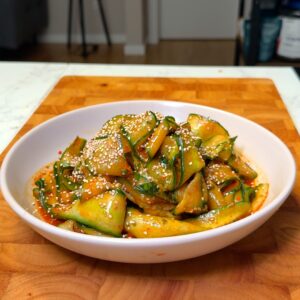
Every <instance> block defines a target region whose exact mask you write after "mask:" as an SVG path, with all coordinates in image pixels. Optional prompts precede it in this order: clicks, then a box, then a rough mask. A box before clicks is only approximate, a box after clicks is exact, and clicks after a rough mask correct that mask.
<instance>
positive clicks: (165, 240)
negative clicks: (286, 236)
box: [0, 99, 296, 248]
mask: <svg viewBox="0 0 300 300" xmlns="http://www.w3.org/2000/svg"><path fill="white" fill-rule="evenodd" d="M128 103H139V104H140V105H147V104H153V103H155V104H159V105H167V106H170V105H171V106H173V107H174V106H175V107H181V106H186V105H188V106H190V107H193V106H194V107H198V108H202V109H205V110H208V111H212V112H216V113H221V114H224V115H227V116H233V117H234V118H237V119H238V120H240V121H242V122H248V123H251V125H252V126H255V127H256V128H258V129H259V130H262V131H263V132H264V133H265V134H267V135H269V136H270V137H271V138H272V139H274V140H275V141H276V143H277V144H278V145H279V146H280V147H281V150H282V151H283V152H284V153H285V156H286V158H287V160H288V163H289V165H290V168H291V172H290V174H289V177H290V178H289V179H288V183H289V184H287V185H286V186H285V187H284V189H283V190H282V191H281V192H280V193H279V194H278V195H277V196H276V197H275V198H274V199H273V200H272V201H271V202H270V203H269V204H268V205H267V206H265V207H262V208H261V209H260V210H258V211H257V212H255V213H254V214H251V215H249V216H247V217H245V218H243V219H240V220H238V221H235V222H233V223H230V224H227V225H223V226H221V227H218V228H214V229H210V230H207V231H201V232H196V233H191V234H185V235H177V236H170V237H157V238H141V239H130V238H129V239H124V238H116V237H99V236H92V235H85V234H80V233H76V232H71V231H67V230H64V229H62V228H59V227H56V226H54V225H51V224H48V223H46V222H45V221H43V220H41V219H39V218H38V217H37V216H34V215H33V214H31V213H29V212H28V211H27V210H26V209H24V208H23V207H22V206H21V205H20V204H19V203H18V202H17V200H16V199H15V198H14V197H13V195H12V194H11V192H10V191H9V188H8V183H7V178H6V172H7V167H8V164H9V161H10V159H11V157H12V156H13V154H14V152H15V150H16V149H17V148H18V147H19V146H20V145H21V144H22V143H24V142H26V140H27V139H28V138H30V136H31V135H32V134H34V133H35V132H36V131H38V130H41V129H42V128H44V127H46V126H48V125H49V124H51V123H53V122H56V121H57V120H58V119H61V118H64V117H65V116H66V115H72V114H77V113H80V112H81V111H84V110H93V109H95V108H96V107H105V106H110V107H114V106H119V105H128ZM295 181H296V162H295V159H294V157H293V155H292V153H291V152H290V150H289V149H288V147H287V146H286V145H285V144H284V142H283V141H281V139H279V138H278V137H277V136H276V135H275V134H273V133H272V132H270V131H269V130H267V129H266V128H264V127H263V126H261V125H259V124H257V123H255V122H253V121H251V120H249V119H247V118H245V117H241V116H239V115H237V114H234V113H231V112H228V111H225V110H221V109H217V108H214V107H210V106H205V105H199V104H195V103H191V102H181V101H173V100H142V99H138V100H133V99H128V100H123V101H114V102H107V103H102V104H96V105H90V106H86V107H82V108H78V109H74V110H72V111H69V112H66V113H63V114H61V115H59V116H56V117H53V118H51V119H49V120H47V121H45V122H43V123H41V124H39V125H37V126H35V127H34V128H33V129H31V130H30V131H28V132H27V133H26V134H24V135H23V136H22V137H21V138H20V139H19V140H18V141H17V142H16V143H14V145H13V146H12V147H11V149H10V150H9V152H8V153H7V154H6V156H5V158H4V159H3V163H2V166H1V172H0V187H1V191H2V194H3V196H4V199H5V200H6V202H7V203H8V204H9V206H10V207H11V208H12V210H13V211H14V212H15V213H16V214H17V215H18V216H19V217H20V218H21V219H23V220H25V222H27V223H29V224H30V225H31V226H32V227H34V228H38V229H40V230H41V231H43V232H46V233H47V234H50V235H51V236H59V237H60V238H64V239H68V240H72V241H76V242H84V243H91V244H96V245H102V246H120V247H123V246H126V247H129V248H131V247H133V248H135V247H137V246H143V247H156V246H159V247H164V246H168V245H177V244H182V243H188V242H193V241H196V240H197V241H199V240H205V239H210V238H214V237H216V236H220V235H223V234H228V233H230V232H234V231H236V230H239V229H241V228H244V227H247V225H250V224H251V223H255V221H258V220H259V219H261V218H263V216H266V215H267V216H268V214H270V213H272V211H273V210H276V209H278V208H279V207H280V206H281V205H282V204H283V202H284V201H285V200H286V198H287V197H288V196H289V194H290V193H291V191H292V189H293V186H294V184H295Z"/></svg>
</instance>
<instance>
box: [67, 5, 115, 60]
mask: <svg viewBox="0 0 300 300" xmlns="http://www.w3.org/2000/svg"><path fill="white" fill-rule="evenodd" d="M73 4H74V3H73V0H69V10H68V11H69V12H68V25H67V27H68V37H67V47H68V49H71V46H72V40H71V38H72V21H73ZM78 4H79V20H80V31H81V45H82V52H81V55H82V56H83V57H87V56H88V55H89V54H90V52H88V49H87V43H86V37H85V22H84V2H83V0H78ZM98 7H99V12H100V17H101V22H102V25H103V28H104V33H105V37H106V41H107V44H108V46H111V39H110V34H109V29H108V25H107V21H106V16H105V11H104V8H103V3H102V0H98ZM96 49H97V46H96V45H93V48H92V51H95V50H96Z"/></svg>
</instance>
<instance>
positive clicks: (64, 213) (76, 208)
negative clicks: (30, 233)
mask: <svg viewBox="0 0 300 300" xmlns="http://www.w3.org/2000/svg"><path fill="white" fill-rule="evenodd" d="M52 212H53V214H54V215H55V216H56V217H58V218H59V219H66V220H74V221H77V222H79V223H81V224H84V225H87V226H89V227H91V228H94V229H97V230H100V231H101V232H104V233H107V234H111V235H113V236H117V237H119V236H121V232H122V230H123V223H124V219H125V213H126V196H125V195H124V193H123V192H121V191H119V190H111V191H108V192H105V193H103V194H100V195H98V196H97V197H94V198H92V199H90V200H87V201H80V200H76V201H75V202H74V203H73V204H72V205H70V206H68V207H67V208H63V207H59V206H58V207H53V208H52Z"/></svg>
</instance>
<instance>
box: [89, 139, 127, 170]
mask: <svg viewBox="0 0 300 300" xmlns="http://www.w3.org/2000/svg"><path fill="white" fill-rule="evenodd" d="M94 147H95V148H96V149H95V150H94V152H93V153H92V154H91V155H90V156H89V157H88V158H87V159H86V162H85V163H86V166H87V167H88V168H89V169H90V171H91V172H92V173H93V174H94V175H111V176H124V175H126V174H130V173H132V170H131V167H130V166H129V164H128V162H127V160H126V158H125V155H124V152H123V148H122V144H121V141H120V137H119V136H118V135H117V134H116V135H112V136H109V137H107V138H104V139H101V140H97V143H95V144H94Z"/></svg>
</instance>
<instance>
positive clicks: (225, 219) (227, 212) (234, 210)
mask: <svg viewBox="0 0 300 300" xmlns="http://www.w3.org/2000/svg"><path fill="white" fill-rule="evenodd" d="M250 209H251V205H250V203H249V202H239V203H236V204H233V205H228V206H225V207H222V208H219V209H214V210H211V211H209V212H208V213H205V214H202V215H200V216H199V217H197V218H195V219H189V220H186V222H189V223H191V224H193V225H196V226H200V227H201V228H205V229H206V230H208V229H213V228H216V227H220V226H223V225H226V224H229V223H233V222H235V221H237V220H239V219H241V218H243V217H245V216H247V215H249V214H250Z"/></svg>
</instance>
